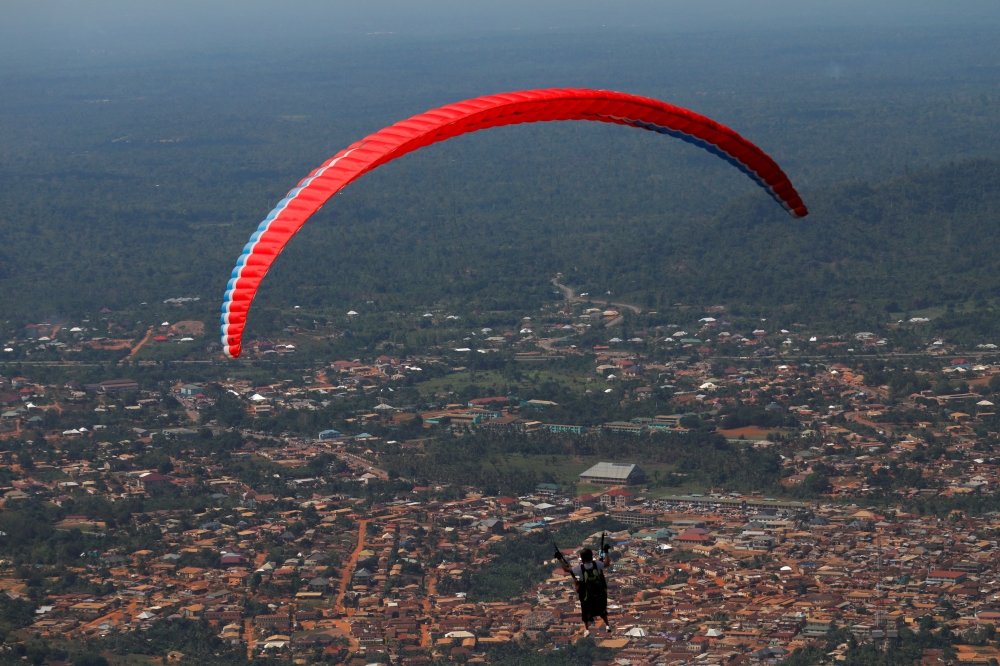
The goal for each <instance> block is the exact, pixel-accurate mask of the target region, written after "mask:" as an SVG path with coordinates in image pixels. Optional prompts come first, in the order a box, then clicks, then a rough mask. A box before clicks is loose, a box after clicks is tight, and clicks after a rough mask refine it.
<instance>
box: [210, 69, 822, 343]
mask: <svg viewBox="0 0 1000 666" xmlns="http://www.w3.org/2000/svg"><path fill="white" fill-rule="evenodd" d="M551 120H596V121H599V122H604V123H615V124H618V125H630V126H632V127H638V128H641V129H645V130H651V131H654V132H659V133H661V134H669V135H670V136H674V137H677V138H679V139H682V140H684V141H687V142H689V143H694V144H696V145H698V146H701V147H702V148H705V149H706V150H708V151H709V152H712V153H714V154H715V155H718V156H719V157H721V158H723V159H725V160H726V161H727V162H729V163H730V164H732V165H733V166H735V167H737V168H738V169H740V170H741V171H743V172H744V173H746V174H747V175H748V176H750V177H751V178H753V179H754V180H755V181H756V182H757V183H758V184H759V185H760V186H761V187H763V188H764V189H766V190H767V191H768V192H769V193H770V194H771V196H772V197H774V199H775V201H777V202H778V203H779V204H781V205H782V206H783V207H784V208H785V210H787V211H788V212H789V213H791V214H792V215H794V216H796V217H805V216H806V215H807V214H808V211H807V210H806V207H805V205H803V203H802V199H801V198H799V195H798V193H797V192H796V191H795V188H794V187H792V183H791V182H790V181H789V180H788V177H787V176H786V175H785V174H784V172H783V171H782V170H781V168H780V167H779V166H778V165H777V163H775V161H774V160H772V159H771V158H770V157H768V156H767V155H766V154H765V153H764V151H762V150H761V149H760V148H758V147H757V146H755V145H754V144H752V143H750V142H749V141H747V140H746V139H744V138H743V137H741V136H740V135H739V134H737V133H736V132H734V131H733V130H731V129H729V128H728V127H726V126H724V125H720V124H719V123H717V122H715V121H714V120H711V119H709V118H706V117H705V116H702V115H699V114H697V113H694V112H693V111H688V110H687V109H682V108H680V107H677V106H673V105H672V104H667V103H666V102H661V101H659V100H655V99H650V98H648V97H638V96H635V95H627V94H625V93H618V92H611V91H606V90H585V89H576V88H566V89H551V90H526V91H522V92H514V93H504V94H501V95H489V96H486V97H477V98H476V99H470V100H466V101H464V102H458V103H457V104H449V105H448V106H443V107H441V108H440V109H434V110H433V111H428V112H426V113H422V114H420V115H418V116H414V117H412V118H410V119H408V120H403V121H401V122H398V123H396V124H395V125H391V126H389V127H386V128H385V129H382V130H379V131H378V132H376V133H375V134H372V135H371V136H368V137H366V138H364V139H362V140H361V141H358V142H357V143H354V144H352V145H351V146H349V147H347V148H346V149H344V150H342V151H340V152H339V153H337V154H336V155H334V156H333V157H332V158H330V159H329V160H328V161H326V162H325V163H323V165H322V166H320V167H319V168H318V169H316V170H315V171H313V172H312V173H311V174H309V176H308V177H307V178H306V179H305V180H303V181H302V182H301V183H299V184H298V186H297V187H295V189H293V190H292V191H290V192H289V193H288V195H287V196H286V197H285V198H284V199H282V200H281V201H280V202H279V203H278V205H277V206H276V207H275V208H274V210H272V211H271V212H270V214H269V215H268V216H267V218H265V220H264V221H263V222H261V224H260V226H259V227H258V228H257V231H256V232H255V233H254V234H253V236H251V237H250V242H249V243H247V245H246V247H245V248H243V253H242V254H241V255H240V258H239V259H238V260H237V261H236V268H235V269H233V274H232V277H231V279H230V281H229V286H228V288H227V290H226V295H225V299H224V301H223V304H222V328H221V333H222V346H223V350H224V351H225V353H226V354H227V355H228V356H231V357H233V358H236V357H238V356H239V355H240V352H241V351H242V341H243V327H244V325H245V324H246V318H247V312H248V311H249V310H250V304H251V303H252V302H253V298H254V295H255V294H256V293H257V287H258V286H259V285H260V281H261V280H262V279H264V276H265V275H266V274H267V271H268V269H269V268H270V267H271V264H272V263H273V262H274V259H275V258H276V257H277V256H278V254H280V253H281V251H282V250H283V249H284V247H285V245H286V244H287V243H288V241H289V240H291V238H292V236H294V235H295V234H296V232H298V230H299V229H300V228H301V227H302V225H303V224H305V222H306V220H308V219H309V217H310V216H311V215H312V214H313V213H315V212H316V211H317V210H319V208H320V206H322V205H323V204H324V203H326V201H327V200H328V199H329V198H330V197H332V196H333V195H334V194H336V193H337V192H339V191H340V190H341V189H343V188H344V186H346V185H347V184H348V183H350V182H352V181H354V180H355V179H357V178H358V177H360V176H362V175H364V174H365V173H368V172H369V171H371V170H372V169H374V168H376V167H378V166H380V165H382V164H385V163H386V162H389V161H391V160H394V159H396V158H397V157H401V156H403V155H405V154H407V153H409V152H412V151H414V150H418V149H420V148H423V147H424V146H428V145H430V144H432V143H437V142H439V141H445V140H447V139H450V138H452V137H456V136H459V135H460V134H467V133H469V132H475V131H478V130H481V129H488V128H490V127H501V126H504V125H517V124H520V123H534V122H542V121H551Z"/></svg>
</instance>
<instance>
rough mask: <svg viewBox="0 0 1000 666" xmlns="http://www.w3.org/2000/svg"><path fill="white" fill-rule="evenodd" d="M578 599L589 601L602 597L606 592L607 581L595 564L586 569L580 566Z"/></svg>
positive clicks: (605, 595) (604, 596)
mask: <svg viewBox="0 0 1000 666" xmlns="http://www.w3.org/2000/svg"><path fill="white" fill-rule="evenodd" d="M579 591H580V600H581V601H590V600H596V599H604V598H606V597H607V594H608V583H607V581H606V580H605V579H604V572H603V571H601V570H600V569H598V568H597V565H596V564H595V565H594V566H593V567H592V568H590V569H587V568H585V567H583V566H581V567H580V590H579Z"/></svg>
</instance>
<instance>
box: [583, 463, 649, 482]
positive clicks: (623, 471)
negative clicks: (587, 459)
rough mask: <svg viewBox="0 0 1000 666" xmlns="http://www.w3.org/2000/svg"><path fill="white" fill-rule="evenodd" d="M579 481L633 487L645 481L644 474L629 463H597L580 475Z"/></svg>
mask: <svg viewBox="0 0 1000 666" xmlns="http://www.w3.org/2000/svg"><path fill="white" fill-rule="evenodd" d="M580 481H581V483H594V484H597V485H602V486H634V485H636V484H639V483H644V482H645V481H646V473H645V472H643V471H642V469H641V468H640V467H639V466H638V465H633V464H631V463H612V462H599V463H597V464H596V465H594V466H593V467H591V468H590V469H588V470H587V471H586V472H583V473H582V474H580Z"/></svg>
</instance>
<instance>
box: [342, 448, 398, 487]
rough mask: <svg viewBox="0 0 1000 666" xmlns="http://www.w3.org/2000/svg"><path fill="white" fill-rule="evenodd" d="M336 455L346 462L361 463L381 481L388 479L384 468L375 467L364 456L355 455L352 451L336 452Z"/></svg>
mask: <svg viewBox="0 0 1000 666" xmlns="http://www.w3.org/2000/svg"><path fill="white" fill-rule="evenodd" d="M336 455H337V457H339V458H340V459H341V460H343V461H344V462H346V463H354V464H355V465H361V466H362V467H364V468H365V470H367V471H369V472H371V473H372V474H374V475H375V476H377V477H378V478H380V479H382V480H383V481H388V480H389V473H388V472H386V471H385V470H384V469H379V468H378V467H375V466H374V465H372V464H371V462H369V461H367V460H365V459H364V458H361V457H359V456H356V455H354V454H353V453H338V454H336Z"/></svg>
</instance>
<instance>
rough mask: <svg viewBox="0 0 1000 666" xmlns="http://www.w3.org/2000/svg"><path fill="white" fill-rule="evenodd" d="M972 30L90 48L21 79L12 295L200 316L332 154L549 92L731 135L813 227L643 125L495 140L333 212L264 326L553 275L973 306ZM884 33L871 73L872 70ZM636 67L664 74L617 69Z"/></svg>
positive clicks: (8, 138) (5, 253) (465, 296)
mask: <svg viewBox="0 0 1000 666" xmlns="http://www.w3.org/2000/svg"><path fill="white" fill-rule="evenodd" d="M952 30H953V29H948V28H940V29H938V30H936V31H933V30H932V31H930V32H927V31H923V30H922V31H921V32H919V33H917V32H912V31H908V30H906V29H900V30H898V31H897V30H895V29H894V30H893V31H892V32H891V33H884V32H879V31H869V32H861V33H858V32H855V33H852V34H846V33H840V32H836V31H834V32H830V33H822V34H805V33H802V34H796V35H794V36H787V35H782V36H780V37H779V36H777V35H774V36H772V37H773V39H768V40H764V41H762V40H760V39H759V38H757V37H752V38H751V37H745V36H738V35H733V36H731V38H727V39H726V40H723V41H722V42H720V41H719V40H717V39H709V38H702V37H697V36H689V37H680V36H678V37H676V38H675V39H671V40H663V39H660V38H659V37H654V36H644V35H634V36H630V37H629V39H628V40H626V42H622V40H621V39H620V36H618V35H587V36H586V39H583V38H581V36H569V35H564V36H553V37H547V38H546V39H545V40H542V41H541V42H539V41H537V40H534V39H532V38H529V37H527V36H526V37H525V38H524V39H521V38H516V39H512V40H509V39H500V38H486V42H487V43H484V42H483V41H482V40H478V39H477V40H465V39H459V38H455V39H453V40H451V41H449V40H442V41H441V42H440V43H436V44H435V48H433V49H420V50H414V48H413V46H414V45H413V44H411V43H408V42H406V41H405V40H402V41H400V40H387V41H381V40H380V41H366V42H363V43H361V44H355V43H351V44H344V45H341V46H330V47H325V48H326V49H327V50H325V51H322V52H316V53H312V52H306V51H294V52H289V53H284V54H282V55H281V56H280V57H273V58H269V59H267V60H266V61H265V60H263V59H261V58H260V57H251V58H248V59H245V60H243V61H235V60H233V59H231V58H226V57H221V56H218V55H213V56H208V55H201V56H194V55H192V56H190V57H187V58H181V59H178V60H176V61H174V62H172V63H171V65H170V66H169V67H157V68H153V69H148V68H144V67H143V65H144V64H145V62H144V61H142V56H138V55H136V56H125V55H117V56H111V55H109V54H90V55H80V56H77V57H76V59H74V60H73V61H72V62H71V64H66V63H63V62H59V63H56V62H55V61H54V62H53V63H51V64H50V66H49V67H47V68H42V69H39V67H40V65H39V63H37V62H33V63H32V64H31V65H30V68H29V66H27V65H24V67H25V69H18V68H16V67H14V68H10V69H5V71H4V72H3V73H2V74H0V77H2V78H0V83H2V85H3V86H4V91H5V94H4V97H3V100H2V102H0V134H2V135H3V136H4V140H3V142H0V197H2V198H3V200H4V202H5V205H4V207H3V210H2V211H0V225H2V226H3V229H4V232H5V237H4V244H3V248H0V285H2V287H3V288H2V289H0V307H2V308H3V309H4V312H5V313H6V314H7V316H8V317H10V316H12V315H13V316H15V319H13V320H11V321H9V322H8V324H9V325H11V326H13V325H15V324H20V323H23V322H26V321H32V320H37V319H41V318H42V317H43V316H45V315H48V314H54V313H62V314H74V315H75V314H82V313H87V312H90V313H94V312H95V311H96V310H98V309H99V308H101V307H102V306H109V307H111V308H112V309H122V308H125V307H134V306H137V305H138V303H139V302H141V301H148V302H151V303H154V302H156V301H159V300H162V299H164V298H167V297H174V296H200V297H201V298H202V301H200V302H198V304H197V305H195V306H194V307H193V310H194V311H195V312H196V315H197V317H200V318H205V319H206V320H209V319H210V318H211V314H210V313H211V312H212V311H214V310H215V308H216V302H217V301H218V300H219V298H220V296H221V293H222V291H223V289H224V285H225V281H226V279H227V276H228V272H229V270H230V267H231V264H232V263H233V260H234V258H235V257H236V255H237V254H238V253H239V250H240V248H241V247H242V245H243V244H244V243H245V241H246V239H247V237H248V236H249V234H250V232H251V230H252V229H253V227H254V226H255V225H256V223H257V221H258V220H260V219H261V218H262V217H263V216H264V215H265V214H266V212H267V211H268V210H269V209H270V208H271V207H272V206H273V204H274V203H275V202H276V201H277V200H278V199H280V197H281V196H282V194H283V193H284V192H285V191H287V189H288V188H289V187H290V186H292V185H293V184H294V183H295V182H297V180H298V179H299V178H301V177H302V176H304V175H305V174H306V173H308V171H309V170H310V169H311V168H313V167H314V166H315V165H316V164H318V163H320V162H321V161H322V160H323V159H324V158H326V157H327V156H329V155H330V154H332V153H333V152H335V151H336V150H338V149H339V148H340V147H342V146H344V145H347V144H348V143H350V142H351V141H354V140H355V139H357V138H358V137H361V136H363V135H365V134H366V133H368V132H371V131H374V130H376V129H378V128H379V127H381V126H383V125H385V124H387V123H390V122H392V121H395V120H398V119H400V118H404V117H406V116H408V115H411V114H413V113H415V112H419V111H421V110H423V109H425V108H428V107H432V106H436V105H439V104H442V103H446V102H450V101H454V100H457V99H461V98H464V97H468V96H472V95H475V94H481V93H485V92H491V91H494V90H503V89H510V88H518V87H534V86H543V85H553V84H559V85H586V86H591V87H608V88H619V89H624V90H628V91H631V92H637V93H644V94H648V95H651V96H655V97H660V98H663V99H666V100H668V101H671V102H675V103H678V104H681V105H686V106H690V107H692V108H694V109H696V110H698V111H701V112H704V113H707V114H709V115H711V116H713V117H716V118H718V119H719V120H721V121H723V122H726V123H728V124H731V125H732V126H733V127H735V128H736V129H737V130H738V131H740V132H742V133H744V134H745V135H746V136H748V137H750V138H751V139H752V140H754V141H755V142H757V143H759V144H760V145H762V146H763V147H764V148H765V149H767V150H769V151H771V152H772V153H773V154H774V155H775V157H776V158H777V159H778V160H779V162H780V163H781V164H782V166H783V167H784V168H785V169H786V170H787V171H788V172H789V174H790V175H791V176H792V178H793V180H794V181H795V182H796V184H797V185H798V186H799V188H800V190H802V192H803V194H804V195H805V197H806V200H807V202H808V203H809V205H810V208H811V209H812V211H813V214H812V215H811V216H810V217H809V218H807V219H806V220H804V221H793V220H791V219H789V218H787V216H785V215H784V213H783V212H782V211H781V210H780V209H779V208H778V207H777V206H775V205H774V204H773V202H771V201H770V200H769V199H767V198H766V197H765V196H764V195H763V194H761V193H758V192H756V191H755V190H754V186H753V185H752V184H751V183H750V182H749V181H747V180H746V178H745V177H744V176H743V175H742V174H740V173H738V172H737V171H736V170H734V169H732V168H731V167H730V166H729V165H727V164H725V163H723V162H721V161H720V160H717V159H716V158H714V157H712V156H710V155H707V154H705V153H703V152H701V151H699V150H698V149H696V148H693V147H691V146H687V145H685V144H683V143H681V142H678V141H673V140H669V139H665V138H663V137H658V136H651V135H648V134H646V133H643V132H637V131H632V130H625V129H622V128H616V127H604V126H596V127H595V126H591V125H592V124H589V123H587V124H579V123H574V124H561V125H545V126H537V127H534V126H533V127H527V126H526V127H517V128H508V129H505V130H497V131H492V132H485V133H480V134H477V135H474V136H467V137H463V138H460V139H457V140H454V141H451V142H448V143H446V144H441V145H438V146H433V147H431V148H430V149H427V150H425V151H421V152H420V153H418V154H413V155H410V156H408V157H406V158H404V159H402V160H400V161H398V162H396V163H393V164H390V165H387V166H386V167H384V168H382V169H380V170H379V171H377V172H375V173H372V174H371V175H369V176H366V177H365V178H363V179H362V180H361V181H359V182H358V183H357V184H355V185H352V186H351V188H349V190H348V191H346V192H344V193H342V194H341V195H340V196H339V197H338V198H337V201H335V202H333V203H332V204H331V205H328V206H326V207H325V209H324V210H323V211H321V213H320V214H318V215H317V217H316V219H315V220H313V221H312V223H311V224H310V225H307V227H306V228H305V229H304V230H303V232H302V238H299V239H296V241H295V242H293V243H292V245H291V246H290V247H289V249H288V251H287V253H286V254H285V255H284V256H283V257H282V258H281V259H280V260H279V261H278V263H277V264H276V266H275V268H274V270H273V271H272V275H271V276H270V277H269V279H268V280H267V281H266V282H265V283H264V284H265V287H264V292H263V293H262V300H261V301H260V302H259V303H258V306H257V308H256V309H255V312H254V315H253V316H252V317H251V333H253V332H254V331H258V332H259V331H266V330H268V329H269V328H270V327H271V326H272V325H273V322H274V320H275V315H276V313H277V312H278V309H280V308H289V307H291V305H292V304H299V305H303V306H311V307H313V308H314V309H319V310H324V309H325V310H329V309H333V310H334V311H337V312H343V310H344V309H345V308H346V307H348V306H349V307H354V308H356V309H359V310H361V309H362V308H365V309H366V310H379V311H383V312H386V311H388V312H391V311H395V310H398V309H407V310H408V309H410V308H417V307H426V306H427V305H430V304H434V303H442V304H452V305H455V306H461V307H467V308H469V309H479V310H481V311H487V310H501V309H530V308H532V307H536V306H537V305H538V304H539V303H542V302H546V301H551V300H553V299H554V298H555V296H554V295H553V294H552V291H551V288H550V286H549V285H548V278H549V277H550V276H551V274H552V273H554V272H556V271H562V272H564V273H565V274H566V276H567V278H566V279H567V281H568V283H570V284H573V285H575V286H578V287H580V288H581V289H582V290H591V291H593V292H597V293H604V292H606V291H609V290H610V291H612V292H613V293H614V295H616V296H621V297H627V298H632V299H635V300H636V301H637V302H639V303H642V304H644V305H646V306H648V307H652V308H665V307H668V306H670V305H672V304H674V303H684V304H694V305H698V304H717V303H724V304H727V305H730V306H731V308H732V309H733V310H734V311H742V312H746V313H748V314H749V313H755V314H758V313H763V312H775V313H777V312H781V313H784V315H785V316H786V317H788V318H794V319H795V320H799V321H809V320H812V321H827V322H835V323H836V324H837V325H838V326H844V327H846V326H848V325H851V326H853V325H855V324H856V323H861V322H864V323H865V324H870V323H871V322H873V321H881V320H884V319H885V318H886V317H887V316H888V314H887V311H893V312H898V313H905V312H906V311H914V310H920V309H922V308H926V307H929V306H936V305H940V306H945V305H948V304H951V305H959V306H964V305H971V306H977V307H979V308H980V310H982V308H983V307H986V306H988V305H991V304H992V303H993V299H994V298H995V296H996V293H997V290H998V288H1000V283H997V277H996V272H995V271H992V270H990V268H991V267H992V265H993V264H994V263H995V262H996V257H995V256H994V255H995V252H996V250H995V249H994V248H995V247H996V245H997V244H996V242H995V241H996V234H997V233H998V232H997V231H996V229H995V225H992V224H991V223H990V222H991V220H992V219H993V217H995V214H996V206H997V201H996V198H997V194H996V193H997V191H998V188H997V180H998V179H1000V169H998V166H997V163H996V162H995V161H991V160H990V159H980V158H993V159H995V158H996V157H997V154H998V150H997V149H998V147H1000V135H998V134H997V132H996V130H995V128H996V127H997V126H998V123H997V122H996V120H997V117H998V115H1000V98H998V97H997V95H996V90H995V71H996V65H995V64H994V65H988V66H987V65H982V64H981V63H982V62H984V61H986V62H993V61H992V60H991V59H990V58H989V57H987V58H985V60H984V59H983V58H982V54H981V53H980V51H981V49H983V48H985V47H984V44H987V43H989V41H990V40H989V39H988V38H985V35H984V39H982V40H978V39H976V38H974V36H972V35H970V34H969V32H968V30H963V31H962V33H961V35H958V34H956V33H954V32H953V31H952ZM490 40H493V41H490ZM765 43H767V44H768V46H764V44H765ZM875 44H877V45H878V46H877V49H878V53H879V57H878V59H877V60H875V61H869V60H867V59H866V57H865V56H864V55H860V54H864V53H866V52H867V51H868V50H870V49H872V48H874V47H873V45H875ZM852 49H853V50H852ZM487 51H488V52H489V53H490V55H489V56H488V57H487V56H485V55H484V54H485V53H486V52H487ZM851 53H857V54H859V55H851ZM788 54H794V56H791V57H789V55H788ZM316 56H320V57H316ZM633 59H641V60H642V61H643V62H644V63H648V64H649V66H646V67H642V68H634V67H626V66H624V65H626V64H627V63H630V62H631V61H632V60H633ZM373 61H377V62H379V63H380V66H379V67H378V72H377V74H373V72H372V69H371V63H372V62H373ZM539 62H545V63H546V66H545V67H544V68H542V69H538V67H537V64H538V63H539ZM528 63H531V67H526V65H527V64H528ZM831 63H833V64H831ZM137 68H138V69H137ZM831 68H832V69H831ZM138 71H141V72H142V75H141V76H138V75H137V72H138ZM331 71H336V73H337V75H336V76H335V77H331V76H330V72H331ZM418 71H419V72H434V73H435V74H434V77H433V82H432V80H431V79H430V78H427V76H415V75H414V72H418ZM511 72H519V73H518V74H517V75H516V76H511V75H510V73H511ZM580 72H587V75H586V76H583V75H581V73H580ZM623 72H627V74H623ZM56 81H58V85H54V82H56ZM193 81H197V82H198V83H197V84H193V83H192V82H193ZM319 81H322V83H318V82H319ZM665 82H667V83H665ZM907 170H912V171H907ZM845 182H846V183H847V184H843V183H845ZM973 248H974V249H973ZM748 275H752V276H753V278H752V279H747V276H748ZM367 301H372V302H371V303H367ZM959 310H962V307H959ZM994 322H995V317H992V318H991V320H990V321H989V322H985V323H984V325H985V327H986V329H987V330H989V331H994V330H996V327H995V323H994ZM139 330H140V331H141V330H142V327H139Z"/></svg>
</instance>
